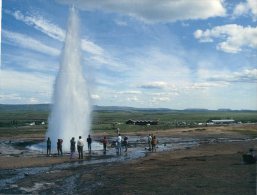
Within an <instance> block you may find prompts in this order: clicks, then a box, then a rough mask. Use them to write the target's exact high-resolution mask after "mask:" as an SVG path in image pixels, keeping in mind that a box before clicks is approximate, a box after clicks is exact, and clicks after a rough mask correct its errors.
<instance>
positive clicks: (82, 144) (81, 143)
mask: <svg viewBox="0 0 257 195" xmlns="http://www.w3.org/2000/svg"><path fill="white" fill-rule="evenodd" d="M83 146H84V140H83V139H82V138H81V136H79V140H78V142H77V149H78V153H79V159H83Z"/></svg>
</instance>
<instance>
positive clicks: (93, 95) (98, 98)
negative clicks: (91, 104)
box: [91, 94, 101, 100]
mask: <svg viewBox="0 0 257 195" xmlns="http://www.w3.org/2000/svg"><path fill="white" fill-rule="evenodd" d="M91 98H92V99H93V100H100V99H101V97H100V96H99V95H97V94H91Z"/></svg>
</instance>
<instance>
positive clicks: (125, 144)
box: [123, 136, 128, 152]
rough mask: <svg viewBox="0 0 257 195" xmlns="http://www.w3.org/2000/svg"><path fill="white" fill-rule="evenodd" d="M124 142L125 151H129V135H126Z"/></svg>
mask: <svg viewBox="0 0 257 195" xmlns="http://www.w3.org/2000/svg"><path fill="white" fill-rule="evenodd" d="M123 143H124V148H125V152H127V151H128V137H127V136H125V137H124V142H123Z"/></svg>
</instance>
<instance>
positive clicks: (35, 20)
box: [5, 10, 104, 56]
mask: <svg viewBox="0 0 257 195" xmlns="http://www.w3.org/2000/svg"><path fill="white" fill-rule="evenodd" d="M5 13H7V14H10V15H12V16H13V17H14V18H15V19H16V20H19V21H22V22H24V23H25V24H27V25H29V26H32V27H34V28H35V29H37V30H39V31H40V32H42V33H44V34H46V35H47V36H49V37H51V38H53V39H55V40H58V41H61V42H63V41H64V40H65V34H66V31H65V30H63V29H62V28H60V27H59V26H58V25H56V24H54V23H52V22H50V21H49V20H47V19H45V18H43V17H42V16H38V15H24V14H22V13H21V12H20V11H15V12H12V11H9V10H5ZM81 49H82V50H84V51H86V52H88V53H90V54H93V55H97V56H98V55H103V54H104V49H103V48H101V47H100V46H99V45H97V44H95V43H94V42H92V41H90V40H87V39H85V38H83V39H82V40H81Z"/></svg>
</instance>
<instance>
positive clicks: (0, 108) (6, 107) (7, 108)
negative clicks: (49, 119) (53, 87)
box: [0, 104, 50, 112]
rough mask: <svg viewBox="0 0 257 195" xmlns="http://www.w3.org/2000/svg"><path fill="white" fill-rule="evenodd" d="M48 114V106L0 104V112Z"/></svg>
mask: <svg viewBox="0 0 257 195" xmlns="http://www.w3.org/2000/svg"><path fill="white" fill-rule="evenodd" d="M28 111H30V112H32V111H33V112H35V111H37V112H49V111H50V104H17V105H14V104H0V112H28Z"/></svg>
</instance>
